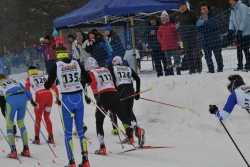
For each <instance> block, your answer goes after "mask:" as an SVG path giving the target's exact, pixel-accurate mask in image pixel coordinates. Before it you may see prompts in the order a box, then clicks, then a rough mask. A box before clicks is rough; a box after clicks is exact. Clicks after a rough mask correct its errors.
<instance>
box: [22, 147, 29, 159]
mask: <svg viewBox="0 0 250 167" xmlns="http://www.w3.org/2000/svg"><path fill="white" fill-rule="evenodd" d="M21 155H22V156H25V157H29V156H30V150H29V146H28V145H24V146H23V152H21Z"/></svg>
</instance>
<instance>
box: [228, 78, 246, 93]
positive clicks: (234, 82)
mask: <svg viewBox="0 0 250 167" xmlns="http://www.w3.org/2000/svg"><path fill="white" fill-rule="evenodd" d="M228 80H229V81H230V82H231V83H230V84H229V85H228V86H227V88H228V90H231V91H234V90H235V89H236V88H238V87H239V86H241V85H245V82H244V81H243V78H242V77H241V76H240V75H238V74H236V75H230V76H229V77H228Z"/></svg>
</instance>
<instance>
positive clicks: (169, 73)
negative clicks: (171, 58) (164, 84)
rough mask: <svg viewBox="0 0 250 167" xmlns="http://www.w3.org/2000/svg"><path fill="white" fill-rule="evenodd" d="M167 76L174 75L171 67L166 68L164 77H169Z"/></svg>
mask: <svg viewBox="0 0 250 167" xmlns="http://www.w3.org/2000/svg"><path fill="white" fill-rule="evenodd" d="M169 75H174V69H173V66H172V65H169V66H167V71H166V73H165V76H169Z"/></svg>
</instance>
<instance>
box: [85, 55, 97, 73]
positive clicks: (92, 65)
mask: <svg viewBox="0 0 250 167" xmlns="http://www.w3.org/2000/svg"><path fill="white" fill-rule="evenodd" d="M87 67H88V70H89V71H91V70H93V69H94V68H96V67H98V63H97V61H96V59H94V58H93V57H89V58H88V59H87Z"/></svg>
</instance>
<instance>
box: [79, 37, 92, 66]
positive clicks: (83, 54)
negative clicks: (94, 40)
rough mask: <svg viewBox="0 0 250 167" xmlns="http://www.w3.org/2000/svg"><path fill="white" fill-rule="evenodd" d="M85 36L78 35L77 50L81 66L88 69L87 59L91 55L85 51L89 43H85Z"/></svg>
mask: <svg viewBox="0 0 250 167" xmlns="http://www.w3.org/2000/svg"><path fill="white" fill-rule="evenodd" d="M83 38H84V37H83V35H78V36H77V49H78V51H79V53H80V57H79V58H80V64H81V65H83V66H84V68H85V69H86V61H87V58H88V57H90V56H91V55H90V54H89V53H87V52H86V51H85V48H86V45H87V43H88V41H87V40H85V41H84V42H83Z"/></svg>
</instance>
